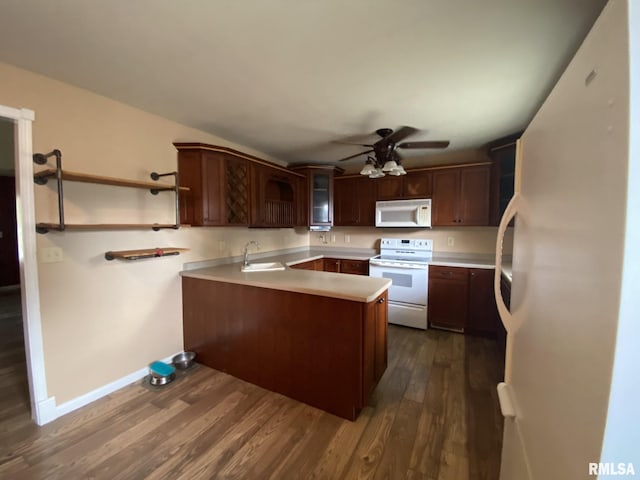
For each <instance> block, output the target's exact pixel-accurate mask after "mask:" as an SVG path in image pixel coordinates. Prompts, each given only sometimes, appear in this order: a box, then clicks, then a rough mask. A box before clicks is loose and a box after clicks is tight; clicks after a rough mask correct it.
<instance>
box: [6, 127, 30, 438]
mask: <svg viewBox="0 0 640 480" xmlns="http://www.w3.org/2000/svg"><path fill="white" fill-rule="evenodd" d="M14 137H15V135H14V123H13V122H11V121H9V120H6V119H0V361H1V362H2V369H0V422H2V423H3V424H4V425H6V428H3V429H2V430H3V431H5V430H11V429H12V426H18V427H19V426H21V425H23V424H24V423H26V422H30V417H31V408H30V397H29V382H28V373H27V363H26V351H25V339H24V328H23V325H24V324H23V319H22V290H21V288H20V268H19V260H18V232H17V212H16V178H15V158H14V157H15V147H14Z"/></svg>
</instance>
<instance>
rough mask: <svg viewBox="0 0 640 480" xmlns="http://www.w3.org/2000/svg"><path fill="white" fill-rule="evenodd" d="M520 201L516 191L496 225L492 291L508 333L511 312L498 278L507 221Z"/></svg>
mask: <svg viewBox="0 0 640 480" xmlns="http://www.w3.org/2000/svg"><path fill="white" fill-rule="evenodd" d="M521 203H522V197H521V196H520V194H519V193H516V194H515V195H514V196H513V197H512V198H511V201H510V202H509V204H508V205H507V208H506V209H505V211H504V215H502V219H501V220H500V226H499V227H498V239H497V243H496V271H495V276H494V278H493V291H494V294H495V297H496V304H497V305H498V313H499V314H500V320H502V324H503V325H504V329H505V330H506V331H507V333H509V332H510V331H511V325H512V316H511V312H509V309H508V308H507V306H506V305H505V303H504V299H503V298H502V291H501V290H500V280H501V277H502V248H503V243H504V234H505V233H506V231H507V227H508V226H509V222H510V221H511V219H512V218H513V217H515V216H516V214H517V213H518V208H519V207H520V204H521Z"/></svg>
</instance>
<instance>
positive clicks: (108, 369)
mask: <svg viewBox="0 0 640 480" xmlns="http://www.w3.org/2000/svg"><path fill="white" fill-rule="evenodd" d="M0 105H4V106H8V107H14V108H29V109H32V110H34V111H35V115H36V120H35V122H34V124H33V140H34V150H35V151H36V152H48V151H50V150H52V149H53V148H58V149H60V150H61V151H62V153H63V166H64V167H65V168H66V169H68V170H75V171H81V172H86V173H92V174H102V175H109V176H117V177H124V178H132V179H140V180H144V179H148V175H149V173H150V172H151V171H154V170H155V171H158V172H163V171H173V170H175V169H176V158H177V156H176V150H175V148H174V147H173V145H172V142H176V141H195V142H206V143H213V144H218V145H226V146H230V147H233V148H238V149H241V150H243V151H245V152H248V153H251V154H254V155H257V156H259V157H262V158H268V157H267V156H266V155H264V154H262V153H260V152H256V151H253V150H251V149H249V148H246V147H243V146H240V145H235V144H233V143H230V142H227V141H225V140H223V139H221V138H218V137H215V136H212V135H209V134H206V133H204V132H201V131H198V130H194V129H192V128H188V127H185V126H183V125H179V124H177V123H174V122H170V121H168V120H166V119H163V118H160V117H157V116H154V115H151V114H148V113H145V112H143V111H140V110H137V109H134V108H132V107H129V106H127V105H124V104H122V103H118V102H115V101H112V100H109V99H107V98H105V97H101V96H99V95H96V94H93V93H91V92H88V91H86V90H81V89H78V88H75V87H73V86H71V85H68V84H64V83H61V82H57V81H55V80H52V79H49V78H46V77H42V76H40V75H36V74H33V73H30V72H26V71H24V70H20V69H17V68H14V67H12V66H9V65H5V64H0ZM38 168H40V167H38ZM54 192H55V187H54V186H52V185H48V186H36V219H37V221H47V220H52V221H55V220H56V215H57V211H56V196H55V193H54ZM171 198H172V194H170V193H164V194H162V193H161V194H160V195H159V196H157V197H156V196H152V195H150V194H149V193H148V192H146V191H142V190H134V189H125V188H116V187H107V186H95V185H86V184H73V183H70V182H67V183H65V208H66V221H67V223H81V222H90V223H99V222H110V223H135V222H171V221H172V220H173V218H174V217H173V216H174V212H173V206H172V200H171ZM248 240H258V241H260V243H261V245H262V250H263V251H269V250H275V249H280V248H289V247H296V246H306V245H308V242H309V234H308V232H307V231H306V230H305V229H295V230H294V229H282V230H278V229H271V230H259V229H246V228H230V229H226V228H185V229H180V230H178V231H173V230H165V231H160V232H153V231H118V232H112V231H100V232H86V233H81V232H65V233H55V232H53V233H49V234H47V235H38V237H37V241H38V250H39V252H41V250H42V248H45V247H49V246H58V247H61V248H62V250H63V255H64V261H63V262H61V263H48V264H45V263H39V282H40V295H41V298H40V300H41V313H42V328H43V341H44V353H45V368H46V377H47V389H48V393H49V395H54V396H55V397H56V401H57V403H58V404H60V403H63V402H65V401H68V400H70V399H73V398H75V397H78V396H79V395H82V394H84V393H87V392H89V391H91V390H93V389H96V388H98V387H100V386H103V385H105V384H107V383H110V382H112V381H114V380H117V379H119V378H121V377H123V376H125V375H127V374H129V373H131V372H133V371H136V370H138V369H140V368H142V367H144V366H145V365H146V364H148V363H149V362H151V361H152V360H156V359H159V358H163V357H166V356H168V355H171V354H173V353H176V352H178V351H180V350H181V349H182V314H181V297H180V295H181V292H180V280H179V276H178V272H179V271H180V270H181V269H182V264H183V263H184V262H188V261H196V260H203V259H209V258H216V257H223V256H229V255H239V254H240V251H241V247H242V245H243V244H244V243H245V242H246V241H248ZM221 242H222V243H224V245H221ZM162 246H175V247H186V248H190V249H191V251H190V252H188V253H187V254H185V255H180V256H178V257H166V258H160V259H152V260H144V261H137V262H129V263H124V262H121V261H112V262H108V261H106V260H105V259H104V253H105V251H108V250H129V249H138V248H153V247H162Z"/></svg>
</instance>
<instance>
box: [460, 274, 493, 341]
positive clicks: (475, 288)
mask: <svg viewBox="0 0 640 480" xmlns="http://www.w3.org/2000/svg"><path fill="white" fill-rule="evenodd" d="M494 272H495V270H494V269H486V268H470V269H469V317H468V321H467V330H469V332H471V333H478V334H482V335H491V336H494V335H496V334H497V332H498V328H499V327H500V325H499V322H500V320H499V318H498V308H497V307H496V297H495V295H494V293H493V276H494Z"/></svg>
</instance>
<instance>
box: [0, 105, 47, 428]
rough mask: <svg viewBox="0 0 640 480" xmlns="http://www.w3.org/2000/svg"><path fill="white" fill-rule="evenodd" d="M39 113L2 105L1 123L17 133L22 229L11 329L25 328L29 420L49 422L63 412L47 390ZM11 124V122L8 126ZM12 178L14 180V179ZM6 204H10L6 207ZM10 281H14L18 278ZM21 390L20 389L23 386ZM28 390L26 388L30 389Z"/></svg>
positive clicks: (16, 211)
mask: <svg viewBox="0 0 640 480" xmlns="http://www.w3.org/2000/svg"><path fill="white" fill-rule="evenodd" d="M34 118H35V114H34V112H33V111H31V110H28V109H25V108H21V109H18V108H11V107H7V106H4V105H0V121H1V122H3V123H2V125H1V126H4V127H5V128H8V130H9V132H11V133H12V134H13V155H12V156H11V158H12V160H13V169H14V172H15V173H14V178H13V184H12V185H13V186H14V188H15V191H14V193H13V196H12V199H13V202H15V206H14V208H12V209H11V210H12V212H13V214H14V215H15V217H14V218H15V225H16V226H15V228H14V229H13V231H15V232H16V240H17V258H18V272H19V277H18V278H19V282H18V285H19V287H18V290H19V292H20V295H19V299H20V300H19V307H16V305H15V301H13V302H14V303H11V302H10V301H7V302H6V303H7V305H8V306H7V307H6V315H7V316H11V317H13V318H14V319H15V318H16V316H17V312H18V311H19V312H20V314H21V322H20V320H18V321H17V322H18V323H17V325H16V324H15V323H14V325H13V326H12V327H9V326H7V329H8V331H9V330H11V329H13V330H11V331H13V332H17V333H16V334H19V331H20V329H21V328H22V332H23V344H22V345H23V348H24V358H25V360H26V374H27V380H28V389H27V391H28V401H29V402H28V405H29V406H30V408H29V409H28V410H29V411H30V413H29V414H28V416H27V419H28V418H29V415H30V417H31V418H32V419H33V420H35V422H36V423H37V424H38V425H43V424H45V423H48V422H50V421H52V420H54V419H55V418H56V417H57V414H56V404H55V398H54V397H48V395H47V385H46V378H45V368H44V349H43V344H42V325H41V318H40V292H39V287H38V263H37V257H36V232H35V226H36V221H35V198H34V187H33V162H32V157H33V145H32V134H31V127H32V123H33V120H34ZM7 123H8V124H9V126H8V127H7V125H6V124H7ZM1 126H0V127H1ZM11 133H10V134H11ZM9 169H11V162H10V163H9V166H8V167H7V166H5V167H3V166H1V165H0V170H4V171H5V173H6V171H7V170H9ZM4 176H7V175H4ZM8 176H11V175H8ZM5 181H6V180H5ZM9 183H11V182H10V181H9ZM9 188H10V187H9ZM0 208H3V209H4V206H2V207H0ZM3 235H4V234H3ZM14 279H15V277H14ZM8 281H9V282H11V281H12V280H8ZM13 281H15V280H13ZM13 289H15V287H14V288H13ZM9 291H11V288H9ZM12 305H13V306H12ZM18 318H20V317H18ZM15 341H18V340H14V342H15ZM12 345H15V343H14V344H12ZM12 355H15V356H18V355H19V354H18V353H15V352H14V353H13V354H12ZM23 368H24V367H23ZM23 386H24V384H23ZM18 391H20V389H19V388H18ZM22 392H23V393H24V389H23V390H22Z"/></svg>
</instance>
